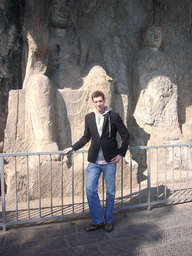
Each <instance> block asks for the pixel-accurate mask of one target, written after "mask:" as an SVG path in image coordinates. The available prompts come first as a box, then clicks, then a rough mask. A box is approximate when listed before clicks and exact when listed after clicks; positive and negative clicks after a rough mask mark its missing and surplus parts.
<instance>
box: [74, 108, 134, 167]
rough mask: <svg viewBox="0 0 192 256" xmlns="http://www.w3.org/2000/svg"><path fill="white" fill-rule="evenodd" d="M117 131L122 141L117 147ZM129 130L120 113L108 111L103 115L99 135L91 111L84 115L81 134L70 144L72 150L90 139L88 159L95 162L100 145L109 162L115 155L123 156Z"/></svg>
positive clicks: (126, 146) (127, 142)
mask: <svg viewBox="0 0 192 256" xmlns="http://www.w3.org/2000/svg"><path fill="white" fill-rule="evenodd" d="M117 131H118V132H119V134H120V136H121V139H122V143H121V147H120V148H118V145H117V140H116V135H117ZM129 137H130V136H129V132H128V130H127V128H126V127H125V125H124V123H123V121H122V119H121V117H120V115H119V114H118V113H116V112H113V111H110V112H108V113H107V114H106V115H105V116H104V122H103V131H102V135H101V137H100V136H99V133H98V130H97V125H96V120H95V113H94V112H91V113H89V114H87V115H86V116H85V130H84V134H83V136H82V137H81V138H80V140H79V141H77V142H76V143H75V144H74V145H72V148H73V150H78V149H80V148H82V147H83V146H84V145H85V144H86V143H87V142H89V140H90V139H91V146H90V148H89V151H88V161H89V162H92V163H95V161H96V159H97V156H98V152H99V149H100V147H101V148H102V151H103V155H104V158H105V161H106V162H111V159H112V158H113V157H115V156H116V155H121V156H125V154H126V151H127V148H128V145H129Z"/></svg>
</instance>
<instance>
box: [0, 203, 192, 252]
mask: <svg viewBox="0 0 192 256" xmlns="http://www.w3.org/2000/svg"><path fill="white" fill-rule="evenodd" d="M89 222H91V219H90V218H84V219H78V220H67V221H66V220H65V221H62V222H55V223H47V224H38V225H36V226H28V227H21V226H20V227H11V228H10V229H8V231H6V232H3V231H0V255H2V256H5V255H8V256H11V255H14V256H17V255H19V256H20V255H25V256H28V255H35V256H38V255H46V256H48V255H54V256H56V255H59V256H61V255H67V256H68V255H82V256H85V255H89V256H92V255H95V256H100V255H102V256H106V255H118V256H119V255H151V256H155V255H158V256H160V255H166V256H167V255H174V256H175V255H178V256H181V255H182V256H184V255H187V256H189V255H192V203H185V204H179V205H174V206H173V205H172V206H165V207H160V208H155V209H152V210H151V211H150V212H148V211H147V210H138V209H137V210H134V211H133V210H126V211H125V210H124V211H119V212H116V213H115V215H114V230H113V232H111V233H107V232H105V231H104V230H103V229H102V230H97V231H95V232H91V233H88V232H86V231H85V230H84V226H85V225H86V224H87V223H89Z"/></svg>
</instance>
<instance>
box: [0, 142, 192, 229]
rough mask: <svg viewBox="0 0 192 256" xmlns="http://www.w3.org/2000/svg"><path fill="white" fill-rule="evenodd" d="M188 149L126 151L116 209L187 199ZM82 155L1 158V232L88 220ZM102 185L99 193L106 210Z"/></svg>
mask: <svg viewBox="0 0 192 256" xmlns="http://www.w3.org/2000/svg"><path fill="white" fill-rule="evenodd" d="M191 154H192V143H190V144H177V145H162V146H141V147H130V148H129V150H128V151H127V154H126V157H125V158H124V159H123V160H122V161H121V163H119V164H118V166H117V173H116V199H115V209H116V210H119V209H129V208H136V207H147V208H148V210H150V209H151V207H153V206H154V205H157V204H165V203H173V202H181V201H182V202H185V201H189V200H191V199H192V163H191ZM86 159H87V150H79V151H77V152H74V153H72V154H70V155H69V156H68V157H67V156H64V152H63V151H58V152H38V153H7V154H6V153H2V154H0V173H1V205H0V226H1V227H2V228H3V230H4V231H5V230H6V227H7V226H11V225H16V224H23V223H30V222H40V221H46V220H55V219H62V218H68V217H75V216H80V215H86V214H89V209H88V203H87V199H86V193H85V180H86V165H87V160H86ZM105 191H106V188H105V182H104V180H103V177H102V176H101V178H100V182H99V187H98V193H99V195H100V199H101V202H102V206H103V208H104V207H105V199H106V195H105Z"/></svg>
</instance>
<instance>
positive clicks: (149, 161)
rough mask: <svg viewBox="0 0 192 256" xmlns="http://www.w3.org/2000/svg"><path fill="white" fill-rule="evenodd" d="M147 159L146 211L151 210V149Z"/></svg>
mask: <svg viewBox="0 0 192 256" xmlns="http://www.w3.org/2000/svg"><path fill="white" fill-rule="evenodd" d="M147 157H148V161H147V162H148V168H147V170H148V180H147V181H148V182H147V188H148V195H147V203H148V207H147V210H148V211H150V210H151V149H150V148H149V149H148V151H147Z"/></svg>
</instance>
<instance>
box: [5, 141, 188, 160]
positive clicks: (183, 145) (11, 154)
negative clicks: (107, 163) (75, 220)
mask: <svg viewBox="0 0 192 256" xmlns="http://www.w3.org/2000/svg"><path fill="white" fill-rule="evenodd" d="M172 147H192V143H185V144H173V145H157V146H139V147H129V148H128V150H138V149H154V148H156V149H157V148H172ZM87 152H88V150H87V149H86V150H77V151H75V152H70V153H69V154H72V153H87ZM50 154H51V155H55V154H56V155H58V154H59V155H65V152H64V151H45V152H17V153H0V155H1V156H2V157H9V156H38V155H50Z"/></svg>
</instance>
